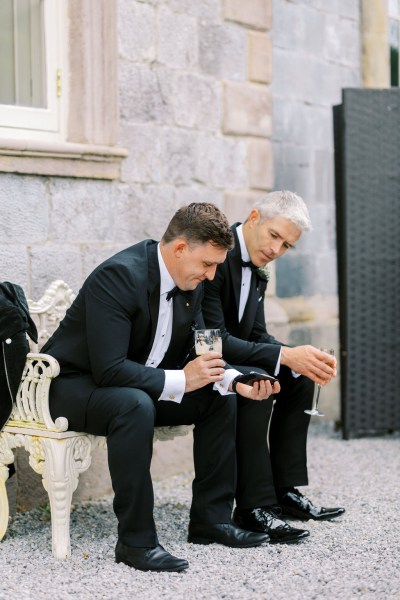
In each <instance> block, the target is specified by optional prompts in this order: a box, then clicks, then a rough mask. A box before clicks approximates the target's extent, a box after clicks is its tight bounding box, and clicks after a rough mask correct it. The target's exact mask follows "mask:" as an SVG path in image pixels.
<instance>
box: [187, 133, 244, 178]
mask: <svg viewBox="0 0 400 600" xmlns="http://www.w3.org/2000/svg"><path fill="white" fill-rule="evenodd" d="M246 159H247V147H246V142H245V141H244V140H239V139H232V138H217V137H212V136H209V135H200V136H198V140H197V164H196V179H197V180H198V181H200V182H201V183H205V184H206V185H211V186H215V187H217V188H230V189H234V188H244V187H246V185H247V168H246Z"/></svg>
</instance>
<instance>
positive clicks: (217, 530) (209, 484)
mask: <svg viewBox="0 0 400 600" xmlns="http://www.w3.org/2000/svg"><path fill="white" fill-rule="evenodd" d="M232 246H233V238H232V233H231V231H230V228H229V225H228V222H227V220H226V217H225V216H224V215H223V214H222V213H221V212H220V211H219V210H218V208H216V207H215V206H213V205H212V204H206V203H197V204H196V203H194V204H191V205H189V206H187V207H184V208H181V209H180V210H178V211H177V213H176V214H175V215H174V217H173V218H172V220H171V222H170V223H169V226H168V228H167V230H166V232H165V234H164V236H163V238H162V240H161V243H160V244H158V243H156V242H154V241H153V240H145V241H143V242H141V243H139V244H136V245H134V246H131V247H130V248H127V249H126V250H123V251H122V252H119V253H118V254H116V255H115V256H113V257H111V258H110V259H108V260H106V261H105V262H104V263H102V264H101V265H100V266H98V267H97V268H96V269H95V270H94V271H93V273H92V274H91V275H90V276H89V277H88V278H87V279H86V281H85V282H84V284H83V287H82V289H81V290H80V292H79V294H78V296H77V298H76V300H75V301H74V302H73V304H72V306H71V308H70V309H69V310H68V311H67V314H66V316H65V318H64V319H63V321H62V322H61V324H60V326H59V328H58V329H57V330H56V332H55V333H54V334H53V336H52V337H51V338H50V340H49V341H48V342H47V344H46V345H45V347H44V348H43V352H47V353H48V354H51V355H52V356H54V357H55V358H56V359H57V360H58V361H59V363H60V366H61V373H60V375H59V377H57V378H56V379H55V380H54V381H53V382H52V385H51V390H50V411H51V414H52V417H53V418H54V419H56V418H57V417H59V416H64V417H66V418H67V419H68V422H69V428H70V429H71V430H75V431H83V432H86V433H91V434H95V435H104V436H107V447H108V461H109V468H110V473H111V479H112V484H113V489H114V492H115V499H114V511H115V514H116V516H117V519H118V542H117V546H116V561H117V562H124V563H126V564H127V565H129V566H132V567H135V568H137V569H141V570H144V571H148V570H154V571H181V570H183V569H186V568H187V567H188V563H187V561H186V560H183V559H179V558H176V557H174V556H172V555H171V554H169V553H168V552H167V551H166V550H164V548H163V547H162V546H161V545H160V544H159V542H158V539H157V534H156V530H155V525H154V520H153V502H154V499H153V488H152V482H151V476H150V462H151V456H152V444H153V432H154V426H157V425H159V426H164V425H185V424H193V423H194V425H195V429H194V465H195V474H196V476H195V479H194V482H193V500H192V506H191V510H190V524H189V537H188V540H189V541H190V542H193V543H199V544H209V543H212V542H217V543H221V544H225V545H228V546H232V547H250V546H258V545H260V544H262V543H263V542H264V541H266V540H267V536H266V535H265V534H264V533H253V532H248V531H246V530H242V529H241V528H239V527H236V526H234V525H233V524H232V522H231V513H232V507H233V498H234V490H235V485H236V459H235V428H236V400H235V395H234V394H232V393H230V392H231V390H232V382H233V381H234V378H235V377H236V376H237V375H238V374H239V373H238V372H237V371H235V370H233V369H229V368H227V367H226V365H225V362H224V361H223V360H222V355H221V354H218V353H216V352H209V353H207V354H204V355H202V356H199V357H197V358H196V357H195V355H194V352H193V334H194V330H195V329H196V328H202V327H204V321H203V316H202V312H201V298H202V295H203V285H202V282H203V281H204V280H206V279H212V278H213V277H214V275H215V270H216V267H217V265H218V264H220V263H222V262H223V261H224V260H225V258H226V254H227V251H228V249H230V248H231V247H232ZM176 286H178V287H176ZM278 389H279V385H277V384H275V388H274V391H278ZM237 391H238V392H240V393H241V394H243V395H244V396H246V397H247V398H248V399H252V401H254V400H255V401H257V400H262V399H265V398H267V397H268V396H269V395H270V394H271V393H272V391H273V388H272V387H271V384H270V383H269V382H268V383H264V382H262V383H260V384H255V385H253V386H252V387H251V386H248V385H244V384H243V383H238V384H237ZM257 403H259V402H257Z"/></svg>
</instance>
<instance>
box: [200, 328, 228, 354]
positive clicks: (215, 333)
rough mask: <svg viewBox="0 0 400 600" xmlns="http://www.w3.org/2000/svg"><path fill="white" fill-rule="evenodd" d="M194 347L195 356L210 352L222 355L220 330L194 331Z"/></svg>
mask: <svg viewBox="0 0 400 600" xmlns="http://www.w3.org/2000/svg"><path fill="white" fill-rule="evenodd" d="M194 347H195V351H196V354H197V356H200V354H205V353H206V352H212V351H214V352H219V353H220V354H222V337H221V331H220V329H196V331H195V332H194Z"/></svg>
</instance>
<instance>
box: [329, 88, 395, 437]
mask: <svg viewBox="0 0 400 600" xmlns="http://www.w3.org/2000/svg"><path fill="white" fill-rule="evenodd" d="M334 122H335V167H336V204H337V240H338V265H339V305H340V337H341V386H342V390H341V392H342V421H343V436H344V437H345V438H346V439H348V438H350V437H356V436H361V435H367V434H379V433H385V432H388V431H393V430H399V429H400V90H399V89H386V90H366V89H346V90H344V91H343V98H342V104H341V105H340V106H339V107H335V108H334Z"/></svg>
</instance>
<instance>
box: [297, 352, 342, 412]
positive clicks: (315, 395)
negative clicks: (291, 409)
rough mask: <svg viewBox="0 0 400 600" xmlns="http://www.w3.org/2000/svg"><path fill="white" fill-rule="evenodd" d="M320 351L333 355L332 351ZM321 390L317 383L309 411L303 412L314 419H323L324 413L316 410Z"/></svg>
mask: <svg viewBox="0 0 400 600" xmlns="http://www.w3.org/2000/svg"><path fill="white" fill-rule="evenodd" d="M320 350H322V352H327V353H328V354H330V355H331V356H334V355H335V351H334V350H332V349H330V350H326V349H325V348H320ZM321 388H322V386H321V384H319V383H317V387H316V392H315V394H314V398H313V403H312V407H311V410H305V411H304V412H305V413H307V414H308V415H312V416H316V417H324V416H325V415H324V413H322V412H321V411H320V410H319V409H318V403H319V396H320V394H321Z"/></svg>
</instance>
